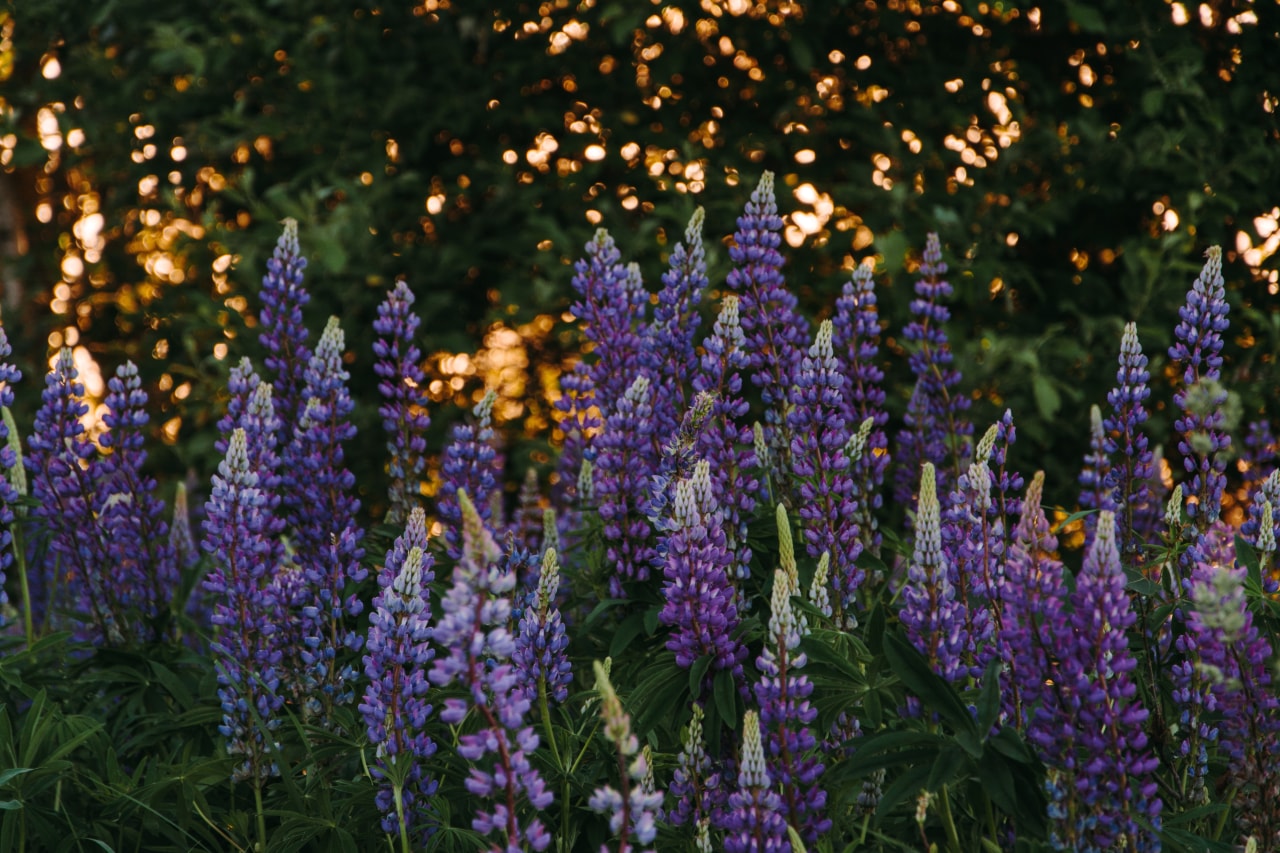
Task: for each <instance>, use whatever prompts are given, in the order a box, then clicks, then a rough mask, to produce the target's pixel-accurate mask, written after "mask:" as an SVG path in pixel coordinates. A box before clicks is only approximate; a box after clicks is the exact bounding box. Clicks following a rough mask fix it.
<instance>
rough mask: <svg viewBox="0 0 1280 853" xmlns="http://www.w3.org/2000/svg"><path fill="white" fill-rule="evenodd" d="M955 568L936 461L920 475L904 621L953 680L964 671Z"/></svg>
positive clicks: (922, 649)
mask: <svg viewBox="0 0 1280 853" xmlns="http://www.w3.org/2000/svg"><path fill="white" fill-rule="evenodd" d="M950 576H951V569H950V566H949V564H948V560H947V558H946V556H945V555H944V553H943V551H942V520H941V507H940V506H939V505H938V480H937V474H936V473H935V472H934V468H933V463H932V462H926V463H925V464H924V466H923V467H922V469H921V473H920V502H919V505H918V506H917V508H916V521H915V548H914V554H913V556H912V558H911V563H910V565H909V566H908V568H907V581H906V583H905V584H903V587H902V600H903V607H902V614H901V615H902V624H903V625H904V626H905V627H906V629H907V637H908V638H909V639H910V640H911V643H912V645H914V646H915V647H916V648H917V649H918V650H919V651H920V653H921V654H922V655H924V656H925V659H927V660H928V661H929V665H930V666H931V667H933V670H934V672H936V673H938V674H939V675H941V676H942V677H943V678H946V679H947V680H948V681H956V680H958V679H960V678H962V677H963V676H964V675H966V674H967V673H966V672H965V671H964V667H963V663H962V655H963V654H964V646H965V637H964V622H965V613H964V608H963V607H962V606H961V605H960V603H959V602H958V601H957V600H956V593H955V587H954V586H953V585H952V583H951V580H950Z"/></svg>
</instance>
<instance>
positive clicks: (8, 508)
mask: <svg viewBox="0 0 1280 853" xmlns="http://www.w3.org/2000/svg"><path fill="white" fill-rule="evenodd" d="M12 353H13V348H12V347H11V346H9V337H8V335H6V334H5V331H4V327H3V326H0V411H3V414H4V420H3V421H0V608H3V606H4V605H6V604H8V603H9V596H8V594H7V593H6V592H5V590H4V587H5V580H6V578H5V573H6V572H7V571H8V569H9V567H10V566H12V565H13V554H12V553H10V548H11V546H12V545H13V534H12V533H11V532H10V527H11V526H12V525H13V523H14V521H15V520H16V515H15V513H14V508H15V507H16V506H17V505H18V503H19V501H21V500H22V497H23V494H22V492H23V491H25V489H19V487H18V482H19V481H18V479H17V475H21V476H22V477H23V478H24V480H25V472H24V470H23V467H22V463H21V462H20V461H19V458H18V452H17V450H16V449H15V447H14V445H15V444H16V439H17V436H16V435H15V434H14V432H12V431H11V430H12V427H11V426H10V421H11V416H10V415H9V407H10V406H12V405H13V386H14V385H15V384H16V383H17V382H18V381H19V380H21V379H22V372H21V371H20V370H18V368H16V367H14V366H13V365H12V364H10V363H9V360H8V359H9V356H10V355H11V354H12ZM20 448H21V445H18V449H20ZM0 627H4V616H3V615H0Z"/></svg>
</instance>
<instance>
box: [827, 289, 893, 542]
mask: <svg viewBox="0 0 1280 853" xmlns="http://www.w3.org/2000/svg"><path fill="white" fill-rule="evenodd" d="M872 272H873V270H872V266H871V264H859V265H858V266H857V267H855V268H854V271H853V278H852V280H850V281H848V282H846V283H845V285H844V292H843V293H842V294H841V296H840V298H839V299H837V300H836V314H835V319H834V333H833V335H832V344H833V346H834V348H835V354H836V358H837V359H838V360H839V362H840V365H841V367H842V369H843V371H844V376H845V389H846V390H845V391H844V392H843V393H842V394H841V400H842V402H843V404H844V417H845V422H846V424H848V425H849V426H852V425H853V424H861V423H863V422H864V421H866V420H867V419H868V418H870V419H871V422H872V425H871V427H869V428H868V429H869V433H868V436H867V439H866V442H865V444H864V452H863V453H862V454H861V455H859V456H858V458H857V459H856V460H854V461H853V482H854V488H855V493H854V496H853V499H854V502H855V504H856V505H857V512H856V516H855V517H856V519H857V524H858V536H859V538H860V539H861V540H862V544H863V546H864V547H865V548H868V549H870V550H871V552H872V553H873V554H879V553H880V540H881V536H880V528H879V524H878V523H877V520H876V516H875V514H876V512H877V511H878V510H879V509H880V507H881V506H882V505H883V503H884V495H883V494H881V491H880V487H881V486H882V485H883V484H884V473H885V470H886V469H887V468H888V467H889V460H890V457H889V452H888V451H889V439H888V435H887V434H886V432H885V426H886V424H888V422H889V414H888V412H886V411H885V410H884V400H885V393H884V388H883V383H884V371H883V370H882V369H881V368H880V365H878V364H877V363H876V360H877V359H878V358H879V356H880V313H879V309H878V308H877V307H876V284H875V279H874V278H873V277H872Z"/></svg>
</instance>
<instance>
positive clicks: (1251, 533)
mask: <svg viewBox="0 0 1280 853" xmlns="http://www.w3.org/2000/svg"><path fill="white" fill-rule="evenodd" d="M1250 497H1251V500H1250V501H1249V512H1248V516H1247V517H1246V518H1245V521H1244V523H1243V524H1241V525H1240V535H1241V536H1243V537H1244V539H1245V541H1246V542H1248V543H1249V544H1250V545H1252V546H1253V547H1254V548H1257V549H1258V550H1262V543H1263V537H1265V536H1267V535H1268V533H1269V534H1270V538H1271V541H1272V542H1273V543H1274V542H1275V541H1276V539H1277V538H1280V527H1276V526H1272V527H1271V529H1270V530H1269V531H1268V529H1267V525H1266V524H1265V523H1264V520H1263V517H1262V516H1263V507H1264V505H1268V504H1269V505H1270V506H1271V512H1272V521H1273V525H1274V524H1275V523H1278V522H1280V515H1278V514H1277V512H1276V510H1277V509H1280V468H1278V469H1274V470H1272V471H1271V473H1270V474H1268V475H1267V477H1266V479H1264V480H1263V481H1262V482H1261V483H1260V484H1259V485H1258V487H1257V488H1256V489H1254V491H1253V494H1252V495H1251V496H1250ZM1264 580H1267V578H1264Z"/></svg>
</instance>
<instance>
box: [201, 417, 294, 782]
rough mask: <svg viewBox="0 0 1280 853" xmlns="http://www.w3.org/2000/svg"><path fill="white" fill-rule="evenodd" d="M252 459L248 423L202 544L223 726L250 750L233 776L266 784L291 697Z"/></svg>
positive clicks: (225, 469)
mask: <svg viewBox="0 0 1280 853" xmlns="http://www.w3.org/2000/svg"><path fill="white" fill-rule="evenodd" d="M249 459H250V453H249V448H248V444H247V436H246V433H245V430H243V429H239V428H238V429H236V430H235V431H234V432H233V433H232V434H231V438H230V440H229V441H228V443H227V455H226V458H224V459H223V460H222V462H221V463H220V464H219V465H218V473H217V474H215V475H214V477H213V491H212V493H211V494H210V496H209V501H208V503H206V504H205V514H206V518H205V521H204V539H203V541H202V542H201V546H202V547H203V548H204V550H205V552H207V553H208V554H209V555H210V557H211V558H212V563H213V565H212V567H211V568H210V570H209V574H208V575H206V576H205V579H204V589H205V592H206V593H208V594H209V595H210V596H211V597H212V599H213V616H212V618H211V621H212V623H213V626H214V642H213V646H212V650H213V653H214V655H215V656H216V657H217V669H218V697H219V699H221V701H222V725H221V726H219V728H218V730H219V731H220V732H221V733H222V736H223V737H224V738H226V741H227V751H228V752H229V753H230V754H231V755H234V756H243V758H244V761H243V762H242V763H241V764H240V765H239V766H238V767H237V768H236V769H235V771H234V773H233V774H232V779H234V780H237V781H244V780H250V781H252V782H253V783H254V785H255V786H261V784H262V782H263V781H264V780H265V779H266V778H267V777H268V776H270V775H272V774H274V773H275V772H276V768H275V764H274V759H273V758H272V754H273V753H274V752H275V749H276V746H275V744H274V742H273V741H272V735H271V733H272V732H273V731H275V730H276V728H278V726H279V720H278V719H277V717H276V713H277V712H278V711H279V710H280V708H281V706H282V705H283V704H284V702H283V699H282V698H281V696H280V695H279V693H278V692H277V688H278V687H279V684H280V679H279V675H278V673H277V668H278V666H279V664H280V650H279V648H277V646H276V643H275V642H273V636H272V635H273V634H274V633H275V630H276V627H275V618H276V615H277V614H276V609H277V602H276V601H275V599H274V597H273V596H272V595H271V593H270V590H269V588H268V584H267V582H268V580H269V579H270V578H271V576H272V575H273V574H274V572H275V569H276V567H275V566H274V565H272V564H271V557H272V547H271V544H270V543H269V542H268V541H267V536H268V531H269V529H270V526H269V522H268V516H267V499H266V496H265V495H264V493H263V492H262V490H261V489H259V488H258V475H257V472H255V471H253V470H252V469H251V468H250V467H249Z"/></svg>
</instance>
